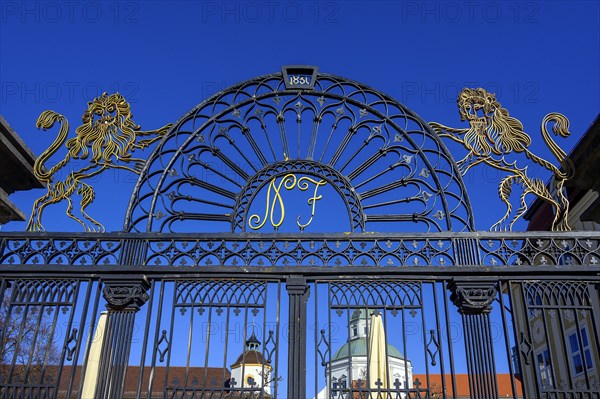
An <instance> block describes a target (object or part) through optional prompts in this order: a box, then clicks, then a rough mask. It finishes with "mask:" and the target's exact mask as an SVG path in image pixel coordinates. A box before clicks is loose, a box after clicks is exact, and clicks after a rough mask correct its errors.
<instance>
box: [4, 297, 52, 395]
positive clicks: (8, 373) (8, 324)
mask: <svg viewBox="0 0 600 399" xmlns="http://www.w3.org/2000/svg"><path fill="white" fill-rule="evenodd" d="M9 296H10V293H9V292H7V293H6V295H5V296H4V298H3V299H2V303H1V306H0V383H11V384H15V383H17V384H36V383H37V384H40V383H42V382H43V381H42V380H44V381H45V380H47V379H49V378H56V377H57V376H56V375H54V376H52V375H51V374H50V373H49V372H48V371H47V370H45V368H46V366H48V365H53V364H57V363H58V360H59V358H60V353H59V350H58V348H57V347H56V345H54V342H52V335H53V329H52V323H50V322H48V320H47V319H48V317H49V316H50V311H49V309H50V308H47V309H46V311H47V313H41V312H44V308H43V307H40V306H32V305H29V308H28V309H25V306H14V305H13V306H11V304H10V303H9ZM53 311H56V310H53ZM52 371H54V372H55V370H54V369H53V370H52Z"/></svg>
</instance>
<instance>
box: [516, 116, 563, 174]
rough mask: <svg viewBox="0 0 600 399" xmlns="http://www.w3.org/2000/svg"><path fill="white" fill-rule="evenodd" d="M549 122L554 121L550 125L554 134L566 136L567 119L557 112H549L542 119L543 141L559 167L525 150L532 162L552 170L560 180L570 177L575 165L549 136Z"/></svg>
mask: <svg viewBox="0 0 600 399" xmlns="http://www.w3.org/2000/svg"><path fill="white" fill-rule="evenodd" d="M551 122H554V126H552V131H553V132H554V134H555V135H557V136H560V137H568V136H569V135H570V134H571V133H570V132H569V120H568V119H567V117H566V116H564V115H563V114H559V113H557V112H552V113H549V114H548V115H546V116H545V117H544V119H543V120H542V137H543V138H544V141H545V142H546V145H547V146H548V148H549V149H550V151H551V152H552V154H554V156H555V157H556V159H557V160H558V162H560V166H561V169H559V168H557V167H556V166H554V164H552V163H551V162H548V161H546V160H545V159H542V158H540V157H538V156H536V155H534V154H533V153H531V152H529V151H527V156H528V157H529V158H530V159H531V160H533V161H534V162H537V163H538V164H540V165H542V166H544V167H545V168H548V169H550V170H551V171H553V172H554V174H555V175H556V177H557V178H560V179H562V180H568V179H570V178H572V177H573V175H574V174H575V167H574V166H573V162H572V161H571V159H570V158H569V157H568V156H567V154H566V153H565V152H564V151H563V149H562V148H560V147H559V146H558V144H556V142H555V141H554V140H553V139H552V137H551V136H550V133H549V132H548V124H550V123H551Z"/></svg>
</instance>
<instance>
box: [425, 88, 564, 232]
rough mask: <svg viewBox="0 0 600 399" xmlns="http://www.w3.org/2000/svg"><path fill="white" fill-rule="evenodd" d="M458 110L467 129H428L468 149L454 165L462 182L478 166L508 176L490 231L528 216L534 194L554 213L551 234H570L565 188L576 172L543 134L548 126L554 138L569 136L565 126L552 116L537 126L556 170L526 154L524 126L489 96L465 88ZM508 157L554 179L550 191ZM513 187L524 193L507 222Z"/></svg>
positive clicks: (434, 125) (561, 119) (508, 226)
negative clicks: (521, 157)
mask: <svg viewBox="0 0 600 399" xmlns="http://www.w3.org/2000/svg"><path fill="white" fill-rule="evenodd" d="M458 110H459V112H460V117H461V120H462V121H465V120H466V121H467V122H469V127H468V128H462V129H460V128H452V127H448V126H444V125H442V124H439V123H436V122H431V123H429V125H430V126H431V128H432V129H433V130H434V131H435V132H436V133H438V134H439V136H440V137H448V138H450V139H452V140H454V141H456V142H458V143H460V144H462V145H463V146H464V147H465V149H467V151H468V153H467V155H466V156H465V157H464V158H463V159H461V160H460V161H458V162H457V166H458V170H459V171H460V173H461V174H462V175H463V176H464V175H465V173H466V172H467V171H468V170H469V169H470V168H471V167H473V166H475V165H477V164H480V163H483V164H487V165H489V166H491V167H493V168H495V169H499V170H501V171H504V172H507V173H508V175H507V176H506V177H504V178H503V179H502V180H501V181H500V185H499V187H498V193H499V195H500V199H501V200H502V201H503V202H504V203H505V204H506V207H507V210H506V213H505V214H504V216H503V217H502V218H501V219H500V220H499V221H498V222H497V223H495V224H494V225H493V226H492V230H496V231H499V230H512V227H513V225H514V223H515V222H516V221H517V220H518V219H519V218H520V217H521V216H523V214H524V213H525V212H526V211H527V203H526V202H525V197H526V196H527V194H534V195H536V196H538V197H540V198H541V199H542V200H544V201H547V202H549V203H550V204H551V205H552V206H553V207H554V209H555V214H554V219H553V221H552V230H553V231H569V230H571V228H570V226H569V224H568V211H569V201H568V199H567V196H566V193H565V182H566V181H567V180H569V179H570V178H572V177H573V175H574V172H575V169H574V167H573V163H572V161H571V160H570V159H569V158H568V157H567V154H566V153H565V152H564V151H563V150H562V149H561V148H560V147H559V146H558V145H557V144H556V143H555V142H554V140H553V139H552V137H551V136H550V134H549V132H548V127H549V125H550V124H552V123H553V126H552V131H553V132H554V134H555V135H557V136H561V137H567V136H569V134H570V133H569V120H568V119H567V118H566V117H565V116H564V115H562V114H559V113H555V112H553V113H550V114H548V115H546V116H545V117H544V119H543V120H542V124H541V133H542V137H543V139H544V142H545V143H546V145H547V146H548V148H549V149H550V151H551V152H552V154H553V155H554V156H555V157H556V159H557V160H558V162H559V164H560V167H557V166H555V165H554V164H553V163H551V162H549V161H547V160H545V159H543V158H541V157H539V156H537V155H535V154H534V153H532V152H531V151H530V150H529V148H528V147H529V145H530V144H531V138H530V137H529V135H528V134H527V133H525V132H524V130H523V124H522V123H521V122H520V121H519V120H517V119H516V118H514V117H512V116H510V114H509V113H508V111H507V110H506V109H505V108H502V106H501V105H500V103H499V102H498V100H497V99H496V96H495V95H494V94H492V93H488V92H487V91H486V90H484V89H482V88H478V89H470V88H465V89H463V90H462V91H461V92H460V94H459V96H458ZM511 153H523V154H525V156H526V157H527V158H529V159H530V160H532V161H533V162H535V163H537V164H538V165H540V166H543V167H544V168H546V169H548V170H549V171H551V172H552V174H553V175H554V179H553V180H554V182H553V184H554V187H555V190H550V189H549V188H548V187H547V186H546V184H544V182H543V181H542V180H540V179H532V178H530V177H528V176H527V167H522V168H521V167H518V166H517V164H516V161H513V162H508V161H507V160H506V159H505V155H507V154H511ZM515 184H516V185H520V186H522V187H523V193H522V194H521V197H520V207H519V208H518V209H517V210H516V212H515V214H514V215H513V217H512V219H510V221H508V220H509V218H510V216H511V214H512V204H511V203H510V199H509V197H510V194H511V192H512V188H513V186H514V185H515ZM507 223H508V224H507Z"/></svg>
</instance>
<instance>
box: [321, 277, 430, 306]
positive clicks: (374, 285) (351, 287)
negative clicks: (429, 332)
mask: <svg viewBox="0 0 600 399" xmlns="http://www.w3.org/2000/svg"><path fill="white" fill-rule="evenodd" d="M421 288H422V287H421V283H420V282H415V281H373V282H365V283H358V282H356V281H340V282H335V283H331V285H330V291H331V299H330V302H331V304H330V307H331V309H337V308H356V309H365V307H373V308H387V309H399V308H420V307H421V306H422V300H421V295H422V293H421Z"/></svg>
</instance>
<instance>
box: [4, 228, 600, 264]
mask: <svg viewBox="0 0 600 399" xmlns="http://www.w3.org/2000/svg"><path fill="white" fill-rule="evenodd" d="M125 242H129V243H130V244H135V245H127V246H126V245H124V243H125ZM466 242H469V243H471V244H470V245H469V247H471V248H473V251H474V252H475V253H476V254H477V255H478V256H477V259H480V261H478V262H477V263H476V264H475V263H472V261H471V260H469V259H466V260H465V257H464V256H461V254H460V251H461V248H464V246H465V243H466ZM131 248H143V250H141V251H139V253H137V252H136V253H137V255H136V256H135V257H133V258H132V257H131V256H129V255H131V254H128V253H126V252H127V251H128V250H130V249H131ZM120 259H128V261H127V262H129V263H128V265H130V264H133V265H149V266H157V267H160V266H180V267H190V266H191V267H197V266H200V267H211V266H231V267H239V266H259V267H272V266H281V267H286V266H288V267H291V266H303V267H312V266H333V267H335V266H381V267H398V266H410V267H421V266H440V267H444V266H477V265H483V266H491V267H496V266H513V265H514V266H523V265H541V266H549V265H565V266H569V265H589V266H598V265H599V264H600V238H599V237H598V236H597V235H594V234H590V233H578V234H577V235H573V234H564V233H545V234H540V233H535V234H531V233H511V234H503V235H499V234H495V233H487V234H481V233H461V234H449V233H445V234H444V233H438V234H426V235H423V234H414V235H407V234H399V233H386V234H331V235H307V234H303V235H302V237H300V238H299V237H298V236H297V235H296V236H295V235H285V234H260V235H256V234H254V235H248V234H233V233H229V234H194V235H193V236H190V235H175V234H172V235H169V236H168V237H161V236H160V235H148V234H139V233H131V234H119V233H116V234H105V235H103V237H102V238H99V237H98V236H97V235H94V234H86V235H80V236H69V235H67V234H60V235H59V234H56V236H55V237H44V236H39V235H35V234H29V235H27V234H18V233H17V234H6V233H5V234H2V235H0V264H1V265H6V266H10V265H13V266H14V265H40V266H42V265H63V266H67V265H78V266H81V267H102V266H110V265H119V264H122V262H121V261H120Z"/></svg>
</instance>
